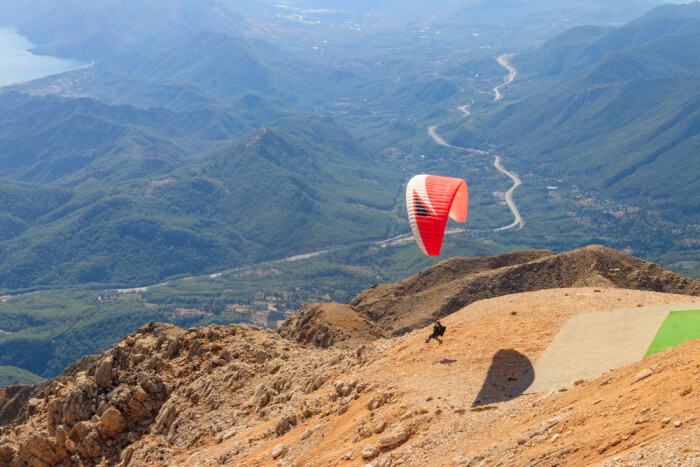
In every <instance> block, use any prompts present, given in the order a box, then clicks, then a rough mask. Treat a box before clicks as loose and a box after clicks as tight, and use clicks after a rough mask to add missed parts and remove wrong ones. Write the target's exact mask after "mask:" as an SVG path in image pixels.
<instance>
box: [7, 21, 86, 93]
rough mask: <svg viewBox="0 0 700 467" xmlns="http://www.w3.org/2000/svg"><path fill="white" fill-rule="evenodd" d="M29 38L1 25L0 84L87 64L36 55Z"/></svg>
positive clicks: (79, 61) (38, 76)
mask: <svg viewBox="0 0 700 467" xmlns="http://www.w3.org/2000/svg"><path fill="white" fill-rule="evenodd" d="M32 47H34V44H32V43H31V42H30V41H29V39H27V38H26V37H24V36H22V35H20V34H18V33H17V30H16V29H13V28H6V27H0V86H3V85H7V84H12V83H16V82H18V81H26V80H28V79H33V78H40V77H42V76H46V75H52V74H54V73H60V72H62V71H67V70H71V69H73V68H77V67H80V66H83V65H85V64H86V63H85V62H83V61H81V60H68V59H64V58H57V57H50V56H47V55H34V54H32V53H31V52H29V49H31V48H32Z"/></svg>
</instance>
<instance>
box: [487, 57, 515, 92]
mask: <svg viewBox="0 0 700 467" xmlns="http://www.w3.org/2000/svg"><path fill="white" fill-rule="evenodd" d="M513 55H515V54H503V55H501V56H499V57H498V58H497V59H496V60H497V61H498V63H500V64H501V66H503V67H505V69H506V70H508V76H506V77H505V78H504V80H503V84H500V85H498V86H496V87H495V88H493V93H494V98H493V100H495V101H497V100H500V99H501V98H502V97H503V94H501V88H502V87H503V86H506V85H508V84H510V83H512V82H513V80H514V79H515V75H517V74H518V72H517V71H515V68H513V66H512V65H511V64H510V62H509V61H508V60H510V59H511V58H513Z"/></svg>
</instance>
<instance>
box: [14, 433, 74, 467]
mask: <svg viewBox="0 0 700 467" xmlns="http://www.w3.org/2000/svg"><path fill="white" fill-rule="evenodd" d="M67 456H68V452H67V451H66V450H65V448H63V446H59V445H57V444H56V443H55V442H53V441H52V440H51V439H50V438H45V437H43V436H41V435H38V434H36V435H32V436H31V437H30V438H29V440H27V442H26V443H25V444H23V445H21V446H20V447H19V449H18V450H17V460H19V461H20V462H22V463H24V464H25V465H30V466H37V467H39V466H42V467H43V466H47V467H48V466H52V465H56V464H58V463H60V462H62V461H63V460H64V459H65V458H66V457H67Z"/></svg>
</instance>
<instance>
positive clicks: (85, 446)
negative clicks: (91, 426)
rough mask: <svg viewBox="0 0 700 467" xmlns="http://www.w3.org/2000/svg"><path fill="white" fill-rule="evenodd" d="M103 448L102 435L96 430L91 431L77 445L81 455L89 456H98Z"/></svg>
mask: <svg viewBox="0 0 700 467" xmlns="http://www.w3.org/2000/svg"><path fill="white" fill-rule="evenodd" d="M101 449H102V441H101V440H100V435H99V434H97V432H96V431H94V430H93V431H90V432H89V433H88V434H87V435H86V436H85V438H83V440H82V441H81V442H80V444H78V446H77V451H78V452H79V453H80V455H81V456H83V457H87V458H93V457H97V456H98V455H99V454H100V450H101Z"/></svg>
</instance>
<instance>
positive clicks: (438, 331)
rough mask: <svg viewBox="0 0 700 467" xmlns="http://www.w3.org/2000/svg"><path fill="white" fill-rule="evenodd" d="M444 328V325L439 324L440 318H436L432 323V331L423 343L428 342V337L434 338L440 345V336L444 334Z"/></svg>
mask: <svg viewBox="0 0 700 467" xmlns="http://www.w3.org/2000/svg"><path fill="white" fill-rule="evenodd" d="M445 329H447V328H446V327H445V326H443V325H442V324H440V320H439V319H436V320H435V324H434V325H433V333H432V334H431V335H429V336H428V340H426V341H425V343H426V344H427V343H429V342H430V339H436V340H437V341H438V342H439V343H440V345H442V339H440V338H441V337H442V335H443V334H445Z"/></svg>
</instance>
